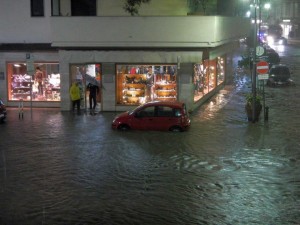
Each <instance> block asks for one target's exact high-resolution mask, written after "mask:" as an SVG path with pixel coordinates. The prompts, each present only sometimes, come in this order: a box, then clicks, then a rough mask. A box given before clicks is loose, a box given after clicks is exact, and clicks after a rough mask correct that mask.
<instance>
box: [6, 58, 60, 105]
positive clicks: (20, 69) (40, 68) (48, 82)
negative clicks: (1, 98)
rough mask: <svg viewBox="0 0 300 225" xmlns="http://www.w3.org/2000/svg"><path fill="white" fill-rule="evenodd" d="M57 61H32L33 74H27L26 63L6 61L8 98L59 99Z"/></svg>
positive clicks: (11, 99)
mask: <svg viewBox="0 0 300 225" xmlns="http://www.w3.org/2000/svg"><path fill="white" fill-rule="evenodd" d="M58 65H59V64H58V63H34V68H35V74H34V75H32V76H31V75H28V74H27V67H26V63H20V62H15V63H7V76H8V79H7V81H8V100H9V101H14V100H17V101H19V100H20V99H23V100H24V101H30V100H32V101H60V74H59V66H58Z"/></svg>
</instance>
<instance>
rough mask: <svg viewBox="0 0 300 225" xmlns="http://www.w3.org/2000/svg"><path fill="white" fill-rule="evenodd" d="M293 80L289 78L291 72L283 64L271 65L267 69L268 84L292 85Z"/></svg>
mask: <svg viewBox="0 0 300 225" xmlns="http://www.w3.org/2000/svg"><path fill="white" fill-rule="evenodd" d="M293 84H294V81H293V80H291V72H290V70H289V68H288V67H287V66H286V65H284V64H277V65H273V66H272V67H271V68H270V70H269V79H268V80H267V85H268V86H272V87H275V86H283V85H293Z"/></svg>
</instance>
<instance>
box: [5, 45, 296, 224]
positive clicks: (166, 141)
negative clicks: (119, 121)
mask: <svg viewBox="0 0 300 225" xmlns="http://www.w3.org/2000/svg"><path fill="white" fill-rule="evenodd" d="M286 48H287V49H284V50H283V49H279V50H278V52H279V53H280V56H281V57H282V60H281V61H282V63H286V64H288V65H289V66H290V68H291V70H292V72H293V74H292V79H293V80H294V81H295V83H296V86H290V87H280V88H270V87H265V94H266V106H268V107H269V120H268V121H264V118H263V115H261V117H260V120H259V122H257V123H251V122H248V121H247V116H246V113H245V110H244V105H245V93H247V92H251V83H250V77H249V75H247V74H246V73H244V72H239V73H237V74H235V75H234V76H233V83H230V84H228V85H226V87H225V89H224V90H222V91H220V93H219V94H217V95H216V96H215V97H213V98H212V99H211V100H210V101H208V102H207V104H205V105H203V106H202V107H201V108H199V109H198V110H197V111H195V112H193V113H192V115H191V120H192V126H191V129H190V130H189V131H188V132H183V133H169V132H150V131H146V132H140V131H130V132H117V131H113V130H111V121H112V119H113V117H114V116H115V115H116V113H114V112H103V113H100V114H98V115H96V116H90V115H88V114H82V115H80V116H78V115H72V114H70V113H69V112H60V111H59V110H57V109H33V113H32V118H31V114H30V110H29V109H26V111H25V114H24V116H25V118H24V119H23V120H19V119H18V110H17V109H13V108H10V109H9V110H8V117H9V118H8V119H7V122H6V123H5V124H0V224H1V225H14V224H30V225H31V224H45V225H46V224H47V225H48V224H49V225H54V224H55V225H56V224H61V225H69V224H70V225H73V224H78V225H79V224H80V225H81V224H101V225H114V224H116V225H119V224H120V225H121V224H124V225H130V224H134V225H154V224H155V225H169V224H170V225H171V224H172V225H177V224H178V225H193V224H195V225H196V224H197V225H202V224H207V225H221V224H222V225H223V224H226V225H245V224H247V225H252V224H253V225H254V224H255V225H283V224H284V225H289V224H293V225H296V224H298V225H299V224H300V139H299V137H300V119H299V118H300V115H299V108H300V98H299V96H300V66H299V65H300V48H299V47H295V46H293V47H291V46H287V47H286Z"/></svg>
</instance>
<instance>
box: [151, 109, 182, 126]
mask: <svg viewBox="0 0 300 225" xmlns="http://www.w3.org/2000/svg"><path fill="white" fill-rule="evenodd" d="M156 110H157V113H156V115H157V116H156V118H155V125H156V127H155V129H156V130H169V129H170V128H171V127H173V126H177V125H179V120H180V119H179V118H180V117H177V116H176V115H175V111H176V110H175V109H174V108H172V107H169V106H158V107H157V109H156Z"/></svg>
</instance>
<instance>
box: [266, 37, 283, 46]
mask: <svg viewBox="0 0 300 225" xmlns="http://www.w3.org/2000/svg"><path fill="white" fill-rule="evenodd" d="M267 43H268V44H269V45H287V39H286V38H285V37H282V36H281V37H275V36H268V37H267Z"/></svg>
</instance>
